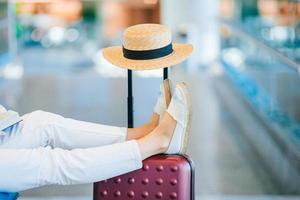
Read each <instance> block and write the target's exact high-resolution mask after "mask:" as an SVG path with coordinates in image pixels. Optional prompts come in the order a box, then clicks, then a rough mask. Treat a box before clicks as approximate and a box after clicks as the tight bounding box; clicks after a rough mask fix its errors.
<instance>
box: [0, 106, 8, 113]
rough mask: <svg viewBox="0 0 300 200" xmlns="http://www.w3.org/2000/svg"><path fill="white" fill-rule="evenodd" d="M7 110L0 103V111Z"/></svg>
mask: <svg viewBox="0 0 300 200" xmlns="http://www.w3.org/2000/svg"><path fill="white" fill-rule="evenodd" d="M6 111H7V110H6V109H5V108H4V106H2V105H1V104H0V113H3V112H6Z"/></svg>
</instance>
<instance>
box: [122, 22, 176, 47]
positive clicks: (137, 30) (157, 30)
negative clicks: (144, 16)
mask: <svg viewBox="0 0 300 200" xmlns="http://www.w3.org/2000/svg"><path fill="white" fill-rule="evenodd" d="M171 42H172V34H171V31H170V29H169V28H168V27H166V26H164V25H161V24H139V25H135V26H131V27H129V28H127V29H126V30H125V31H124V34H123V47H124V48H126V49H129V50H141V51H142V50H153V49H158V48H162V47H165V46H167V45H168V44H170V43H171Z"/></svg>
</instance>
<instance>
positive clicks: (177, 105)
mask: <svg viewBox="0 0 300 200" xmlns="http://www.w3.org/2000/svg"><path fill="white" fill-rule="evenodd" d="M167 112H168V113H169V114H170V115H171V116H172V117H173V118H174V119H175V120H176V121H177V124H176V127H175V130H174V133H173V136H172V139H171V142H170V144H169V147H168V149H167V151H166V153H167V154H185V153H186V149H187V144H188V139H189V132H190V126H191V100H190V95H189V92H188V90H187V86H186V84H185V83H178V84H177V85H176V88H175V91H174V94H173V96H172V99H171V102H170V105H169V107H168V109H167Z"/></svg>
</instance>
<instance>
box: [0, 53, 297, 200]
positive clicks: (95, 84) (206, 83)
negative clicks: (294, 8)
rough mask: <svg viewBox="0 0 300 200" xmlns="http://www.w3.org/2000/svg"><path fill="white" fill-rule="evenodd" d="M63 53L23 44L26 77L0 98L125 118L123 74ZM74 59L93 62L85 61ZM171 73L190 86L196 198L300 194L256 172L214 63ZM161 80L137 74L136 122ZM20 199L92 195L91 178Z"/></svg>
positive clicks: (259, 199)
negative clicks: (219, 90) (218, 85)
mask: <svg viewBox="0 0 300 200" xmlns="http://www.w3.org/2000/svg"><path fill="white" fill-rule="evenodd" d="M60 53H61V52H60V51H59V50H53V52H52V51H51V52H45V51H41V50H36V49H31V50H27V51H25V52H24V53H23V57H22V58H23V60H24V67H25V74H24V77H23V78H22V79H19V80H2V81H1V82H0V99H1V102H4V104H6V105H7V106H9V107H11V108H14V109H16V110H18V111H19V112H20V113H26V112H30V111H32V110H35V109H43V110H47V111H50V112H55V113H58V114H62V115H64V116H67V117H73V118H76V119H81V120H87V121H93V122H101V123H106V124H112V125H118V126H125V125H126V78H125V77H106V76H104V75H103V74H99V73H98V71H99V68H98V69H97V68H95V67H94V66H93V65H91V63H89V62H85V59H84V58H81V59H79V61H78V58H77V59H73V58H74V57H76V55H77V54H76V53H74V52H72V51H70V52H66V51H64V53H63V54H61V55H60ZM59 56H62V57H61V58H60V57H59ZM74 62H79V63H88V64H86V65H83V66H82V65H77V64H76V63H74ZM41 66H42V67H43V70H42V69H41ZM100 67H105V66H100ZM100 71H101V70H100ZM45 72H47V73H45ZM118 72H120V71H118ZM120 73H121V74H122V73H124V71H123V72H122V71H121V72H120ZM171 78H172V80H173V81H175V82H176V81H185V82H187V84H188V85H189V87H190V92H191V94H192V100H193V124H192V130H191V141H190V148H189V154H190V155H191V157H192V158H193V160H194V161H195V164H196V193H197V199H204V200H227V199H241V200H248V199H249V200H250V199H251V200H252V199H255V200H269V199H272V200H286V199H293V200H294V199H300V197H297V196H294V197H293V196H291V197H285V196H282V197H281V196H272V194H274V195H277V193H278V192H277V191H276V188H273V186H272V185H269V184H266V183H268V181H270V180H265V179H262V177H259V176H258V175H257V171H256V170H255V168H253V166H251V163H250V161H249V157H246V156H245V155H248V154H249V153H250V154H251V152H248V154H245V151H244V150H245V149H244V150H242V149H241V146H240V145H241V143H240V141H239V138H238V137H236V135H234V134H232V130H233V129H232V126H234V122H233V121H232V120H231V118H230V117H229V114H228V113H229V111H228V110H226V108H225V106H224V102H222V99H220V98H219V97H218V96H217V95H216V92H215V85H214V84H215V80H216V79H218V78H219V77H218V76H216V73H213V72H211V71H210V70H199V71H197V72H196V73H195V72H189V71H188V70H186V68H185V67H175V68H173V69H172V72H171ZM160 80H161V78H160V77H147V78H145V77H140V76H139V77H138V76H135V78H134V83H135V84H134V94H135V122H136V124H141V123H142V122H144V121H145V120H146V119H147V117H148V116H149V115H150V113H151V111H152V107H153V105H154V102H155V99H156V96H157V92H158V86H159V82H160ZM253 128H255V127H253ZM246 151H247V149H246ZM256 167H257V168H259V167H260V166H256ZM266 177H267V176H266ZM266 179H268V177H267V178H266ZM270 194H271V195H270ZM266 195H267V196H266ZM20 199H21V200H34V199H44V200H48V199H49V200H62V199H64V200H67V199H75V200H81V199H92V185H90V184H89V185H77V186H63V187H62V186H50V187H44V188H39V189H34V190H30V191H26V192H23V193H21V198H20Z"/></svg>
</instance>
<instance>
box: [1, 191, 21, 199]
mask: <svg viewBox="0 0 300 200" xmlns="http://www.w3.org/2000/svg"><path fill="white" fill-rule="evenodd" d="M18 197H19V193H17V192H11V193H8V192H0V200H15V199H17V198H18Z"/></svg>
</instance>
